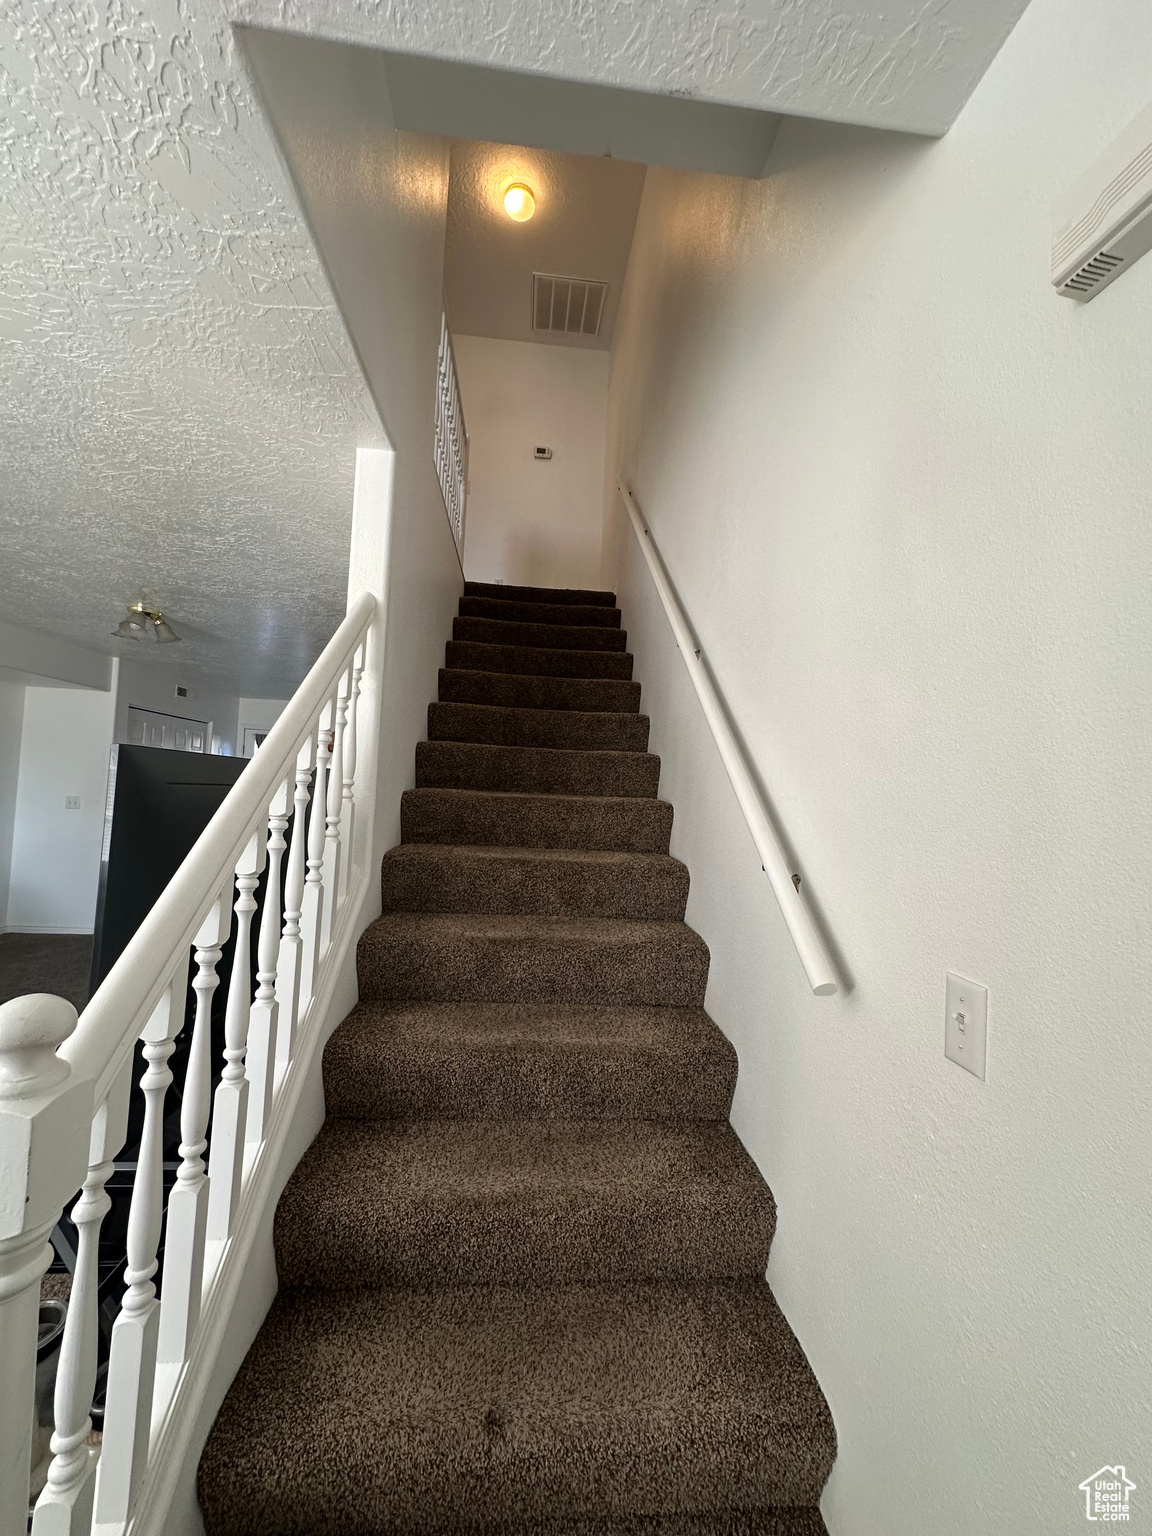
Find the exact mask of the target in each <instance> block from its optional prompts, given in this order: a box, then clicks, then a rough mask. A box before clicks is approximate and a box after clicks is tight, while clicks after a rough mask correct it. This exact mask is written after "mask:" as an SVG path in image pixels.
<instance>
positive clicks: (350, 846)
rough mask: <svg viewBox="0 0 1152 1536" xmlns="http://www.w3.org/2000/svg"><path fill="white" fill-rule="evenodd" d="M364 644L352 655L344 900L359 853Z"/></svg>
mask: <svg viewBox="0 0 1152 1536" xmlns="http://www.w3.org/2000/svg"><path fill="white" fill-rule="evenodd" d="M364 650H365V647H364V646H363V645H361V646H359V647H357V650H356V654H355V656H354V657H353V658H352V688H351V691H350V693H349V697H348V729H347V730H346V731H345V733H344V796H343V805H342V808H341V812H340V841H341V843H342V845H343V853H342V855H341V858H340V900H341V902H343V900H344V896H345V894H346V892H347V890H348V885H349V881H350V879H351V876H352V864H353V859H354V857H355V853H356V845H355V843H354V842H353V840H352V838H353V832H354V829H355V824H356V714H357V700H358V699H359V697H360V679H361V677H362V676H363V675H364Z"/></svg>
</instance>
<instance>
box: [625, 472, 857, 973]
mask: <svg viewBox="0 0 1152 1536" xmlns="http://www.w3.org/2000/svg"><path fill="white" fill-rule="evenodd" d="M618 488H619V491H620V495H621V497H622V498H623V501H624V506H625V508H626V509H627V512H628V518H629V521H630V522H631V524H632V530H633V532H634V533H635V535H636V539H637V541H638V543H639V545H640V548H641V550H643V552H644V559H645V561H646V562H647V564H648V570H649V571H650V573H651V575H652V580H653V582H654V584H655V586H656V591H657V592H658V593H659V594H660V601H661V603H662V604H663V605H664V612H665V613H666V614H667V616H668V622H669V624H670V625H671V626H672V633H673V635H674V636H675V638H676V645H677V648H678V649H679V651H680V654H681V656H683V658H684V665H685V666H686V667H687V668H688V676H689V677H690V678H691V679H692V686H693V688H695V690H696V697H697V698H698V699H699V700H700V704H701V707H702V708H703V710H704V718H705V719H706V720H707V722H708V728H709V730H710V731H711V732H712V739H713V740H714V741H715V743H716V748H717V750H718V751H719V753H720V759H721V761H722V762H723V764H724V768H725V771H726V773H727V774H728V778H729V780H730V781H731V784H732V788H733V790H734V791H735V793H736V799H737V801H738V802H739V805H740V809H741V811H742V812H743V813H744V820H745V821H746V822H747V824H748V830H749V832H750V833H751V834H752V841H753V843H755V845H756V852H757V853H758V854H759V855H760V863H761V865H762V866H763V869H764V873H765V874H766V875H767V876H768V883H769V884H770V885H771V887H772V893H773V895H774V896H775V897H776V900H777V902H778V903H779V905H780V911H781V913H782V914H783V917H784V922H785V924H786V926H787V928H788V932H789V934H790V935H791V937H792V942H793V944H794V945H795V946H796V953H797V954H798V955H799V957H800V963H801V965H802V966H803V967H804V974H805V975H806V976H807V977H808V982H809V985H810V986H811V988H812V990H813V992H814V993H815V994H816V995H817V997H830V996H831V995H832V993H834V992H836V991H838V990H839V986H840V983H839V980H838V978H837V975H836V967H835V964H834V963H833V960H832V955H831V953H830V951H829V949H828V946H827V944H826V943H825V942H824V939H823V937H822V935H821V933H820V930H819V929H818V928H817V927H816V924H815V923H814V922H813V920H812V914H811V912H809V910H808V908H807V906H806V904H805V902H804V899H803V897H802V896H801V894H800V876H799V874H797V873H796V871H795V870H793V869H791V868H790V867H789V863H788V856H787V854H786V853H785V852H784V847H783V844H782V843H781V842H780V839H779V837H778V836H777V835H776V828H775V827H774V826H773V825H772V819H771V817H770V816H769V815H768V810H767V807H766V806H765V804H764V801H763V798H762V797H761V794H760V790H759V789H758V787H757V784H756V778H755V775H754V773H753V772H752V768H751V765H750V764H749V763H748V761H747V759H746V757H745V755H744V752H743V751H742V749H741V747H740V744H739V742H738V741H737V740H736V737H735V735H734V734H733V731H732V727H731V726H730V725H729V723H728V717H727V715H726V714H725V712H724V706H723V705H722V704H721V702H720V696H719V694H718V693H717V692H716V688H715V686H714V684H713V682H712V679H711V677H710V676H709V673H708V668H707V667H706V666H705V665H704V662H703V660H702V658H701V655H700V647H699V646H698V645H697V643H696V640H695V637H694V636H693V634H692V630H691V628H690V627H689V624H688V619H687V617H686V615H685V613H684V610H683V608H681V606H680V603H679V600H678V599H677V597H676V593H675V592H674V591H673V589H672V583H671V582H670V581H669V580H668V573H667V572H666V571H665V569H664V562H663V561H662V560H661V558H660V553H659V551H658V550H657V548H656V544H655V541H654V540H653V538H652V533H651V530H650V529H649V527H648V524H647V523H646V522H645V521H644V516H643V513H642V512H641V511H640V508H639V507H638V506H637V505H636V499H635V497H634V496H633V495H632V492H631V491H630V490H629V489H628V487H627V486H626V485H625V484H624V482H623V481H620V482H619V486H618Z"/></svg>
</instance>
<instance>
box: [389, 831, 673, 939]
mask: <svg viewBox="0 0 1152 1536" xmlns="http://www.w3.org/2000/svg"><path fill="white" fill-rule="evenodd" d="M381 893H382V901H383V909H384V911H387V912H400V911H408V912H507V913H512V912H535V913H538V914H540V915H542V916H552V917H565V916H569V917H575V916H587V917H637V918H648V919H655V920H664V919H672V920H675V919H678V918H682V917H683V916H684V906H685V903H686V901H687V899H688V871H687V869H686V868H685V866H684V865H683V864H682V863H681V862H680V861H679V859H674V858H672V857H671V856H670V855H669V854H665V853H630V852H623V851H618V850H607V849H581V848H511V847H504V846H500V847H490V846H485V845H484V844H479V845H459V844H452V843H401V844H400V845H399V846H398V847H396V848H392V849H390V850H389V852H388V853H386V854H385V855H384V859H383V866H382V874H381Z"/></svg>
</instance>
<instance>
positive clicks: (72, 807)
mask: <svg viewBox="0 0 1152 1536" xmlns="http://www.w3.org/2000/svg"><path fill="white" fill-rule="evenodd" d="M64 809H65V810H66V811H78V810H79V809H80V796H79V795H65V796H64Z"/></svg>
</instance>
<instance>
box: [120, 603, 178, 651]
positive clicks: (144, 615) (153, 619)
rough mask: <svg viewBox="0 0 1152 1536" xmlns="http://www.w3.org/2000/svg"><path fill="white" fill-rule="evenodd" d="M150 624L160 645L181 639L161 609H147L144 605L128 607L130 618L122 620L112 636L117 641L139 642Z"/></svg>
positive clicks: (134, 604) (131, 604)
mask: <svg viewBox="0 0 1152 1536" xmlns="http://www.w3.org/2000/svg"><path fill="white" fill-rule="evenodd" d="M149 624H151V626H152V633H153V635H154V636H155V638H156V640H157V642H158V643H159V644H160V645H168V644H170V643H171V641H173V640H179V638H180V636H179V635H178V634H177V633H176V631H175V630H174V629H173V628H172V626H171V624H169V622H168V620H167V619H166V618H165V617H164V615H163V614H162V613H161V612H160V610H159V608H145V606H144V604H143V603H130V604H129V605H128V617H127V618H126V619H121V620H120V623H119V625H118V626H117V627H116V628H115V629H114V630H113V631H112V636H113V638H114V639H116V640H139V638H140V636H141V635H142V634H144V632H145V631H146V630H147V628H148V626H149Z"/></svg>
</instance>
